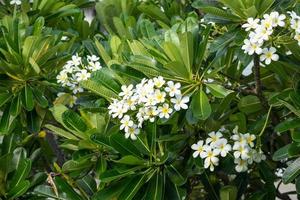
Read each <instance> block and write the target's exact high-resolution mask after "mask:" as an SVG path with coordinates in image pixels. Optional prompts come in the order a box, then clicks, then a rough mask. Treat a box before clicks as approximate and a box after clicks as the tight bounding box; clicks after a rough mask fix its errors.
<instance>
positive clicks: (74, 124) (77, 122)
mask: <svg viewBox="0 0 300 200" xmlns="http://www.w3.org/2000/svg"><path fill="white" fill-rule="evenodd" d="M62 119H63V122H64V124H65V125H66V126H68V127H69V128H70V129H73V130H75V131H78V132H82V133H83V132H85V131H86V130H87V126H86V124H85V122H84V121H83V119H82V118H81V117H80V116H79V115H78V114H77V113H76V112H74V111H72V110H66V111H65V112H64V113H63V114H62Z"/></svg>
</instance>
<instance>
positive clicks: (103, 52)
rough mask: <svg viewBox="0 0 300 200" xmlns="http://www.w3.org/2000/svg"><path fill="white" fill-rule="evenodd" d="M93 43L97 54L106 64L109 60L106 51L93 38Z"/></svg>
mask: <svg viewBox="0 0 300 200" xmlns="http://www.w3.org/2000/svg"><path fill="white" fill-rule="evenodd" d="M95 45H96V47H97V50H98V53H99V55H100V56H101V58H102V59H103V60H104V62H105V64H106V65H107V66H108V63H109V61H110V60H111V57H110V56H109V55H108V54H107V51H106V50H105V48H104V47H103V45H102V44H101V43H100V42H99V41H98V40H97V39H95Z"/></svg>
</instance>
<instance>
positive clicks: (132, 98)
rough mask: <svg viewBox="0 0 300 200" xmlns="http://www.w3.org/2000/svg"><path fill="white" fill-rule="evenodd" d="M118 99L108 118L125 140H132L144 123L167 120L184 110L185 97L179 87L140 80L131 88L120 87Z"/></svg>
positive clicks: (176, 84) (152, 80)
mask: <svg viewBox="0 0 300 200" xmlns="http://www.w3.org/2000/svg"><path fill="white" fill-rule="evenodd" d="M121 89H122V92H120V93H119V96H120V97H121V99H120V100H119V99H113V102H112V103H111V104H110V106H109V107H108V109H109V114H110V115H111V116H112V117H113V118H117V119H119V120H120V123H121V126H120V130H124V131H125V137H126V138H129V137H130V138H131V139H132V140H136V139H137V136H136V135H138V134H139V132H140V129H141V128H142V125H143V123H144V122H145V121H150V122H154V121H155V119H156V118H164V119H168V118H170V116H171V115H172V113H173V112H175V111H179V110H181V109H188V105H187V103H188V102H189V97H188V96H183V95H182V92H181V85H180V83H174V82H173V81H168V82H167V81H165V80H164V78H163V77H161V76H159V77H155V78H153V79H143V80H142V81H141V82H140V83H139V84H137V85H136V86H135V87H134V86H133V85H132V84H131V85H128V86H126V85H123V86H122V87H121Z"/></svg>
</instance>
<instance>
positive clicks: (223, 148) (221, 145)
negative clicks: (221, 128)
mask: <svg viewBox="0 0 300 200" xmlns="http://www.w3.org/2000/svg"><path fill="white" fill-rule="evenodd" d="M216 148H217V149H219V150H220V155H221V156H222V157H226V155H227V154H228V153H229V152H230V151H231V145H230V144H228V143H227V139H225V138H221V139H220V140H218V141H217V142H216Z"/></svg>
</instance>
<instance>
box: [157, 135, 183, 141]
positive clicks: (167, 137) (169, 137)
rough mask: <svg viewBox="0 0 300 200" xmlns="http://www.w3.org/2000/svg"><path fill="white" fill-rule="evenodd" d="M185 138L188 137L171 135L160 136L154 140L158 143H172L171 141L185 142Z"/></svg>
mask: <svg viewBox="0 0 300 200" xmlns="http://www.w3.org/2000/svg"><path fill="white" fill-rule="evenodd" d="M187 138H188V135H186V134H171V135H162V136H160V137H159V138H158V139H156V140H157V141H158V142H172V141H179V140H185V139H187Z"/></svg>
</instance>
